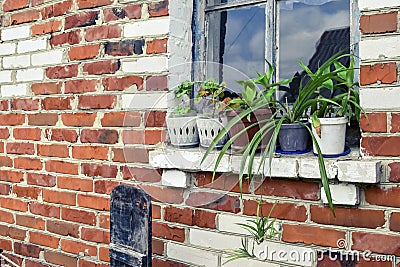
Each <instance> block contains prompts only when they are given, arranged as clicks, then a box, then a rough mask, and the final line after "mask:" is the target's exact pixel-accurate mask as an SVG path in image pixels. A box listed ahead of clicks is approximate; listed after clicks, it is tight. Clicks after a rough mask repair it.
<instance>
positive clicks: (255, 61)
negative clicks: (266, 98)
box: [207, 5, 265, 89]
mask: <svg viewBox="0 0 400 267" xmlns="http://www.w3.org/2000/svg"><path fill="white" fill-rule="evenodd" d="M208 25H209V29H208V36H207V58H208V62H212V61H213V62H217V63H220V64H223V65H219V66H217V65H214V66H213V65H212V64H211V65H210V64H208V65H207V76H209V77H211V76H213V77H215V78H217V79H219V80H224V81H226V82H227V83H228V84H229V85H231V86H233V87H235V86H236V82H235V81H237V80H239V79H246V78H247V77H255V76H256V71H258V72H263V71H264V66H265V5H263V6H252V7H247V8H237V9H230V10H227V11H215V12H210V13H208ZM240 72H241V73H242V74H241V73H240ZM236 87H238V86H236ZM232 89H234V88H232Z"/></svg>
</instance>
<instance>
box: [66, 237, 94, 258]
mask: <svg viewBox="0 0 400 267" xmlns="http://www.w3.org/2000/svg"><path fill="white" fill-rule="evenodd" d="M61 249H62V250H63V251H65V252H68V253H72V254H75V255H79V254H82V255H85V256H96V252H97V251H96V247H95V246H91V245H88V244H85V243H82V242H76V241H73V240H67V239H64V240H62V241H61Z"/></svg>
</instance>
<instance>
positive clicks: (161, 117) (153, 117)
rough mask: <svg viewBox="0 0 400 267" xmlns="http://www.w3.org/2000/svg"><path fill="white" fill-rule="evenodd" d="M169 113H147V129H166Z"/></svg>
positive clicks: (145, 118) (145, 119) (145, 117)
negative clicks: (166, 119)
mask: <svg viewBox="0 0 400 267" xmlns="http://www.w3.org/2000/svg"><path fill="white" fill-rule="evenodd" d="M166 116H167V113H166V112H164V111H146V113H145V116H144V125H145V126H146V127H164V126H165V118H166Z"/></svg>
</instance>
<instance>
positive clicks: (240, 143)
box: [226, 109, 273, 150]
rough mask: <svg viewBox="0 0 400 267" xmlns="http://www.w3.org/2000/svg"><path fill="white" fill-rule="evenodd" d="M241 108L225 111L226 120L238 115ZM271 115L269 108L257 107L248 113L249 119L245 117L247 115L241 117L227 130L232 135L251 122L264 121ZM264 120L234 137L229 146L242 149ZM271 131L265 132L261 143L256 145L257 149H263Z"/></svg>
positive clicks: (262, 124)
mask: <svg viewBox="0 0 400 267" xmlns="http://www.w3.org/2000/svg"><path fill="white" fill-rule="evenodd" d="M242 112H243V111H242V110H235V111H229V112H227V113H226V116H227V117H228V121H231V120H232V119H233V118H234V117H236V116H238V115H239V114H240V113H242ZM271 117H272V112H271V110H270V109H257V110H255V111H254V112H253V113H251V115H250V121H249V120H248V119H247V116H246V117H244V118H242V119H241V120H240V121H239V122H238V123H236V124H235V125H233V126H232V128H231V129H230V130H229V135H230V136H231V137H232V136H234V135H236V134H237V133H239V132H240V131H242V130H243V129H244V128H246V127H248V126H250V125H252V124H253V123H257V122H258V121H265V120H268V119H270V118H271ZM265 124H266V122H263V123H261V124H260V125H257V126H254V127H252V128H250V129H247V131H246V132H244V133H242V134H241V135H239V137H238V138H236V139H235V140H234V141H233V143H232V145H231V148H232V149H235V150H242V149H244V148H245V147H246V146H247V145H248V144H249V142H250V141H251V140H252V139H253V137H254V135H255V134H256V133H257V132H258V131H259V130H260V128H262V127H263V126H264V125H265ZM272 133H273V130H272V129H271V131H270V132H269V133H268V134H266V135H265V136H264V138H263V139H262V141H261V143H260V144H259V145H258V147H257V150H262V149H265V148H266V146H267V144H268V142H269V140H270V139H271V135H272Z"/></svg>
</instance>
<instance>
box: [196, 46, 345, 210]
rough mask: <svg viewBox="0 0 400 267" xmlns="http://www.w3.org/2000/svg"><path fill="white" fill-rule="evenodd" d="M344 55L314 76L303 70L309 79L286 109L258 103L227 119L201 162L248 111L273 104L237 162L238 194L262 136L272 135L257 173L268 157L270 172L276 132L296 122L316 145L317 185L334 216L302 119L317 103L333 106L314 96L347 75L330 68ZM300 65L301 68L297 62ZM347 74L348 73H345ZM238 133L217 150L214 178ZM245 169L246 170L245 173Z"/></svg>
mask: <svg viewBox="0 0 400 267" xmlns="http://www.w3.org/2000/svg"><path fill="white" fill-rule="evenodd" d="M345 56H349V55H343V54H342V52H339V53H336V54H335V55H333V56H332V57H330V58H329V59H328V60H327V61H326V62H325V63H323V64H322V65H321V66H320V67H319V68H318V69H317V71H316V72H315V73H312V72H311V71H309V70H308V71H307V72H308V74H309V76H310V79H309V81H308V82H307V83H306V84H305V85H304V86H303V85H302V84H300V88H299V95H298V97H297V99H296V100H295V102H294V103H293V105H292V106H291V107H289V105H287V103H282V102H281V101H277V100H270V103H269V104H266V103H261V104H259V105H256V106H255V107H251V108H248V109H246V110H244V111H243V112H242V113H241V114H238V116H237V117H235V118H234V119H233V120H231V121H230V122H229V123H228V124H227V126H226V127H225V129H223V130H222V131H221V132H220V133H219V134H218V135H217V136H216V137H215V139H214V140H213V142H212V143H211V145H210V147H209V148H208V150H207V151H206V153H205V154H204V156H203V161H204V160H205V158H206V157H207V156H208V155H209V154H210V152H211V151H212V149H213V148H214V146H215V144H216V143H217V142H218V140H219V139H220V138H221V137H222V136H224V135H225V134H226V133H227V131H229V129H230V128H231V127H232V126H233V125H234V124H236V123H237V122H239V121H240V120H241V119H242V118H244V117H246V116H248V115H249V114H250V113H251V112H253V111H254V110H255V109H260V108H265V107H267V106H269V105H273V106H275V107H276V111H275V114H274V116H273V117H272V118H271V119H270V120H268V121H265V124H263V125H262V127H260V129H259V131H258V132H257V133H256V134H255V135H254V138H253V139H252V140H251V141H250V142H249V144H248V145H247V146H246V147H245V149H244V151H243V155H242V159H241V163H240V171H239V186H240V192H242V183H243V178H244V174H245V173H247V179H248V180H249V183H251V180H252V177H253V168H254V166H253V164H254V159H255V155H256V152H257V147H258V145H259V144H260V142H261V141H262V139H263V137H264V136H265V135H267V134H270V132H272V137H271V138H270V140H269V141H268V144H267V146H266V148H265V150H264V151H263V153H262V155H261V162H260V164H259V166H258V170H257V172H258V171H259V170H260V169H261V168H264V165H265V161H266V159H267V158H268V159H269V162H268V163H269V164H268V168H269V170H271V167H272V159H273V156H274V152H275V147H276V143H277V138H278V133H279V131H280V129H281V126H282V124H284V123H300V124H303V125H304V126H305V127H306V128H307V130H308V132H309V133H310V135H311V138H312V141H313V143H314V144H316V150H317V157H318V166H319V171H320V175H321V182H322V186H323V188H324V191H325V195H326V196H327V199H328V203H329V207H330V209H331V211H332V213H333V215H335V211H334V208H333V202H332V197H331V192H330V189H329V182H328V176H327V173H326V169H325V164H324V159H323V155H322V153H321V149H320V148H319V146H318V143H317V140H316V138H315V137H314V136H313V134H312V130H311V128H310V127H309V126H308V125H307V124H305V123H304V122H303V121H304V119H307V118H308V117H309V115H308V114H309V112H310V109H311V107H312V106H315V105H318V103H331V104H333V105H335V104H336V103H335V102H334V101H333V100H330V99H326V98H318V97H317V96H318V95H319V91H320V88H324V87H325V88H328V89H330V88H332V87H333V84H334V81H338V82H339V83H340V82H342V79H341V78H340V76H341V75H342V74H341V73H342V72H343V73H345V72H348V70H349V68H346V67H344V66H343V67H340V68H338V69H334V70H333V71H331V67H332V66H334V65H335V64H336V65H337V63H338V62H339V59H340V58H342V57H345ZM300 65H301V66H302V67H303V68H304V67H305V65H304V64H303V63H301V62H300ZM349 75H350V74H349ZM268 88H269V89H268V91H269V92H270V90H275V87H273V86H272V87H268ZM279 114H283V115H281V116H278V115H279ZM254 126H255V125H250V126H248V127H247V128H251V127H254ZM245 130H246V129H244V130H243V131H242V132H244V131H245ZM242 132H239V133H238V134H236V135H235V136H231V138H230V140H229V141H228V142H227V143H226V144H225V146H224V147H223V148H222V149H221V151H220V153H219V155H218V157H217V160H216V163H215V167H214V175H215V172H216V169H217V167H218V165H219V163H220V161H221V159H222V157H223V155H224V154H225V153H226V152H227V150H228V149H229V147H230V145H231V144H232V142H233V141H234V140H235V139H236V138H237V137H238V135H240V134H241V133H242ZM246 166H247V170H246Z"/></svg>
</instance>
